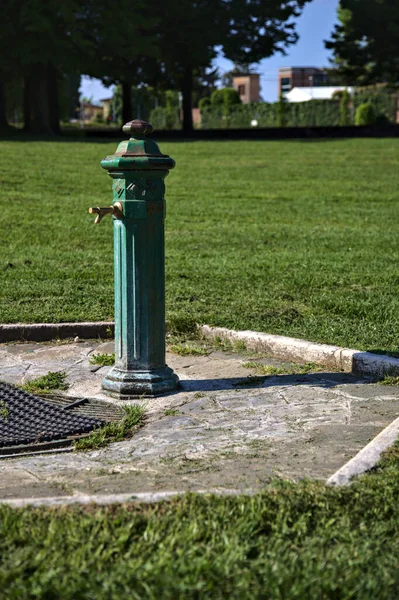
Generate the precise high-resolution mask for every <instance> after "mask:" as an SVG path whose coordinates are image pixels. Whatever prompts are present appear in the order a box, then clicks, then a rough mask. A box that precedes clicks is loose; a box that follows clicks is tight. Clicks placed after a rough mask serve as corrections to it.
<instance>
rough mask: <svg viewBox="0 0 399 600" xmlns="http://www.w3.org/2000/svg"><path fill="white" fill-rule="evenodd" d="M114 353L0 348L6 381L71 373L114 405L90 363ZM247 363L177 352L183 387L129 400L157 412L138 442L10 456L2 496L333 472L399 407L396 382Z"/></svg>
mask: <svg viewBox="0 0 399 600" xmlns="http://www.w3.org/2000/svg"><path fill="white" fill-rule="evenodd" d="M112 350H113V346H112V344H110V343H106V344H101V343H100V342H96V341H93V342H91V341H90V342H84V343H74V344H63V343H59V344H54V343H48V344H44V343H42V344H32V343H30V344H5V345H0V380H7V381H10V378H11V376H12V382H13V383H22V382H23V381H25V380H26V378H27V375H28V373H29V376H31V374H32V373H39V372H40V374H45V373H47V372H48V371H49V370H60V371H61V370H65V371H66V373H67V381H68V383H69V385H70V387H69V390H68V392H67V394H68V395H69V396H87V397H92V398H93V397H95V398H101V399H104V400H107V401H109V402H113V403H115V402H116V401H115V400H113V399H110V398H107V396H106V395H104V394H103V393H102V390H101V381H102V378H103V377H104V375H105V374H106V373H107V372H108V370H109V367H102V368H99V369H96V370H94V369H93V365H90V362H89V359H90V354H92V353H93V352H95V353H111V352H112ZM32 356H33V358H32ZM12 361H14V362H12ZM247 361H248V357H247V356H244V355H239V354H231V353H230V354H224V353H221V352H213V353H211V354H210V355H209V356H177V355H175V354H172V353H170V352H169V353H168V355H167V362H168V364H170V366H171V367H173V369H174V370H175V371H176V372H177V373H178V375H179V377H180V379H181V389H180V390H178V391H177V392H175V393H173V394H171V395H169V396H164V397H160V398H156V399H140V400H136V401H131V402H130V403H139V404H142V405H144V406H145V407H146V410H147V420H146V424H145V426H144V427H143V428H142V429H140V430H139V431H138V432H137V433H136V434H135V436H134V437H133V438H132V439H130V440H126V441H123V442H120V443H116V444H112V445H110V446H108V447H107V448H104V449H101V450H97V451H91V452H84V453H82V452H80V453H77V452H70V453H67V454H53V455H49V454H48V455H42V456H39V455H38V456H26V457H21V458H17V459H5V460H1V461H0V482H1V484H0V499H1V498H3V499H6V498H7V499H10V498H21V497H22V496H21V494H22V495H23V496H26V495H28V496H29V497H30V498H41V497H45V496H54V497H62V496H65V497H69V496H71V497H77V496H88V495H89V496H90V497H91V496H93V495H98V494H101V495H102V496H104V495H105V496H107V495H110V494H116V495H117V494H126V493H131V494H142V493H161V492H162V493H163V492H169V491H171V490H176V491H187V490H193V491H194V490H195V491H200V490H201V491H203V490H206V489H218V490H220V491H223V490H232V489H233V490H238V491H254V490H257V489H260V488H262V487H263V486H265V485H267V483H268V481H270V478H272V477H274V476H280V477H286V478H290V479H300V478H302V477H312V478H317V479H323V480H326V479H327V478H328V477H330V476H331V475H332V474H333V473H334V472H336V471H337V470H338V469H340V468H341V467H342V466H343V465H344V464H345V463H346V462H347V461H348V460H349V459H351V458H352V457H353V456H355V455H356V454H357V453H358V452H359V450H360V449H361V448H363V447H364V446H365V445H366V444H368V443H369V442H370V440H371V439H373V438H374V437H375V436H376V435H377V434H378V433H380V432H381V431H382V430H383V429H384V428H385V427H386V426H387V425H389V423H391V422H392V421H393V420H394V419H395V418H396V417H397V416H398V414H399V389H397V388H395V387H387V386H381V385H379V384H375V383H371V382H370V380H368V379H364V378H361V377H355V376H353V375H351V374H348V373H335V372H333V371H331V372H318V373H312V374H309V375H280V376H273V377H268V378H266V379H265V380H264V381H256V380H254V379H251V378H249V377H248V375H249V374H250V373H251V371H249V370H248V369H246V368H244V367H243V366H242V364H243V363H244V362H247ZM262 361H263V362H265V363H268V362H269V363H270V364H273V365H276V364H277V365H278V364H281V363H278V361H276V359H271V360H270V361H268V359H267V358H263V359H262ZM49 365H51V368H50V367H49ZM7 378H8V379H7Z"/></svg>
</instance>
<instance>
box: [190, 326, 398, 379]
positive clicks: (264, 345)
mask: <svg viewBox="0 0 399 600" xmlns="http://www.w3.org/2000/svg"><path fill="white" fill-rule="evenodd" d="M199 331H200V332H201V334H202V335H203V336H204V337H205V338H206V339H215V338H219V339H221V340H228V341H230V342H232V343H233V344H234V343H237V342H243V343H244V344H245V346H246V348H247V349H248V350H254V351H256V352H264V353H266V354H269V355H270V356H274V357H276V358H280V359H283V360H292V361H302V362H314V363H317V364H319V365H324V366H326V367H330V368H332V369H334V370H338V371H346V372H347V373H351V372H353V373H356V374H359V375H360V374H361V375H369V376H373V377H380V378H382V377H384V375H386V374H387V373H389V374H392V375H399V359H398V358H393V357H392V356H387V355H385V354H372V353H371V352H361V351H360V350H353V349H350V348H340V347H339V346H329V345H327V344H315V343H313V342H307V341H306V340H299V339H296V338H290V337H285V336H282V335H271V334H268V333H259V332H256V331H234V330H232V329H225V328H224V327H209V325H200V326H199Z"/></svg>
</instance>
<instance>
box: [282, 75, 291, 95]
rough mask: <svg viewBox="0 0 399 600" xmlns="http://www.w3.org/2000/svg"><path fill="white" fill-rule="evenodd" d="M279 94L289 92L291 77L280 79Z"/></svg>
mask: <svg viewBox="0 0 399 600" xmlns="http://www.w3.org/2000/svg"><path fill="white" fill-rule="evenodd" d="M280 90H281V92H289V91H290V90H291V77H282V78H281V81H280Z"/></svg>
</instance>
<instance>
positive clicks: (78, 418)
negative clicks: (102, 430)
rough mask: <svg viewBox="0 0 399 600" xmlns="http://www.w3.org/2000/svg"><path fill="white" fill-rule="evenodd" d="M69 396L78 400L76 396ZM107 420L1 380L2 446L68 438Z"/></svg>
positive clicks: (0, 418) (0, 443)
mask: <svg viewBox="0 0 399 600" xmlns="http://www.w3.org/2000/svg"><path fill="white" fill-rule="evenodd" d="M68 400H69V402H68V403H69V404H70V405H71V404H72V403H74V404H76V399H74V398H69V399H68ZM81 400H82V402H80V403H79V404H82V403H83V402H84V401H85V399H81ZM103 424H104V419H98V418H93V417H91V416H90V417H87V416H83V415H81V414H76V413H73V412H72V411H71V410H68V409H67V408H63V407H62V406H60V405H58V406H56V405H55V404H53V403H50V402H47V401H45V400H43V399H41V398H37V397H36V396H32V395H31V394H28V393H27V392H24V391H23V390H20V389H19V388H16V387H14V386H11V385H9V384H6V383H1V382H0V448H5V447H9V446H21V445H26V444H42V443H43V442H49V441H53V440H65V439H66V438H68V437H70V436H76V435H79V434H85V433H89V432H90V431H92V430H93V429H95V428H96V427H100V426H101V425H103Z"/></svg>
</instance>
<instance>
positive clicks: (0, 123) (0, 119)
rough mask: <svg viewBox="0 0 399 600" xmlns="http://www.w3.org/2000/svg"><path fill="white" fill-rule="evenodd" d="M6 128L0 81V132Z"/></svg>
mask: <svg viewBox="0 0 399 600" xmlns="http://www.w3.org/2000/svg"><path fill="white" fill-rule="evenodd" d="M7 128H8V123H7V115H6V100H5V97H4V84H3V82H2V81H0V130H4V129H7Z"/></svg>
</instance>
